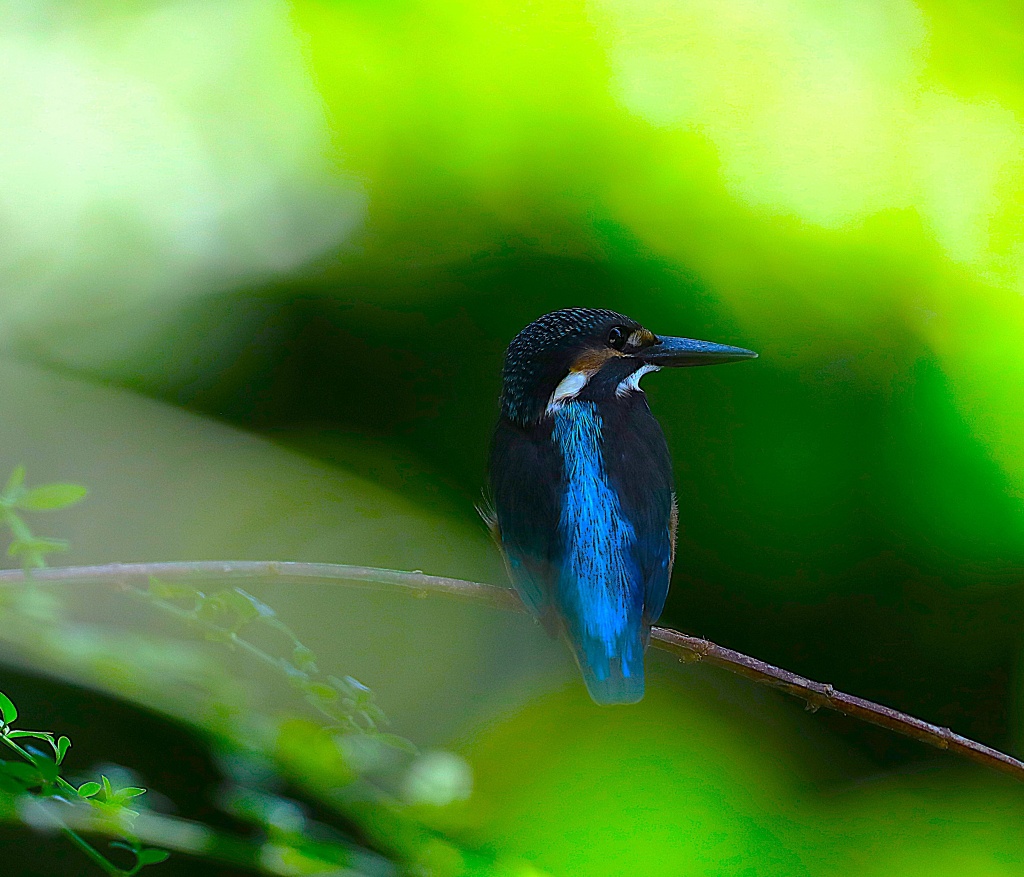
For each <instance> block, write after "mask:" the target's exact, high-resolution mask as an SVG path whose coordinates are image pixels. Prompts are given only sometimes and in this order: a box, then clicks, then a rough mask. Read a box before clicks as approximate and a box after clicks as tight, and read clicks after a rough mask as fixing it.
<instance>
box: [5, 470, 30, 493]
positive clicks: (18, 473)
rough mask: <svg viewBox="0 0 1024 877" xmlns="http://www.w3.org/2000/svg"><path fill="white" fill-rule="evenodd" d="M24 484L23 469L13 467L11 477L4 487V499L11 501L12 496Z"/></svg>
mask: <svg viewBox="0 0 1024 877" xmlns="http://www.w3.org/2000/svg"><path fill="white" fill-rule="evenodd" d="M24 483H25V467H24V466H15V467H14V471H13V472H12V473H11V477H10V478H8V479H7V486H6V487H4V498H5V499H11V498H12V495H13V494H14V492H15V491H16V490H18V489H19V488H20V487H21V485H22V484H24Z"/></svg>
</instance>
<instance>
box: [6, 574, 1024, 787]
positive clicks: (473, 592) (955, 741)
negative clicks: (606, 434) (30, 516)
mask: <svg viewBox="0 0 1024 877" xmlns="http://www.w3.org/2000/svg"><path fill="white" fill-rule="evenodd" d="M32 578H33V579H34V580H35V581H38V582H52V583H55V584H62V583H67V584H76V585H83V584H113V585H121V586H125V587H127V586H135V585H144V584H146V583H148V581H149V580H150V579H151V578H158V579H160V580H161V581H164V582H173V581H202V580H211V579H213V580H217V581H240V580H246V579H288V580H289V581H298V582H322V583H332V582H333V583H341V582H345V583H350V584H351V583H359V584H364V585H368V586H374V585H386V586H390V587H399V588H403V589H406V590H408V591H410V592H412V593H413V594H415V595H426V594H448V595H451V596H457V597H465V598H468V599H472V600H480V601H483V602H486V603H489V604H491V605H494V606H498V607H501V608H504V609H517V610H520V611H525V610H524V607H523V605H522V603H521V602H520V601H519V598H518V597H517V596H516V594H515V592H514V591H512V590H511V589H510V588H501V587H496V586H495V585H487V584H482V583H480V582H467V581H463V580H462V579H449V578H442V577H440V576H431V575H426V574H424V573H422V572H399V571H397V570H390V569H377V568H375V567H367V566H347V565H344V564H334V563H292V562H276V561H247V560H240V561H203V562H191V563H111V564H105V565H103V566H78V567H57V568H53V569H42V570H36V571H34V572H33V573H32ZM24 581H25V575H24V573H23V572H22V571H21V570H4V571H0V587H2V586H11V585H16V584H19V583H21V582H24ZM651 639H652V640H653V643H654V646H655V647H656V648H659V649H663V650H664V651H666V652H670V653H672V654H674V655H676V656H678V657H680V658H682V659H683V660H685V661H700V662H703V663H707V664H713V665H714V666H716V667H721V668H722V669H723V670H728V671H729V672H730V673H735V674H736V675H738V676H742V677H744V678H745V679H750V680H752V681H754V682H757V683H760V684H761V685H768V686H771V687H772V688H776V689H778V690H780V691H783V692H785V693H786V694H790V695H792V696H794V697H798V698H800V699H801V700H803V701H804V702H805V703H806V704H807V706H808V708H809V709H812V710H817V709H819V708H820V707H824V708H825V709H830V710H835V711H836V712H839V713H842V714H843V715H847V716H852V717H853V718H856V719H860V720H861V721H862V722H867V723H868V724H871V725H877V726H878V727H880V728H886V729H888V730H890V731H894V732H895V733H897V734H902V735H903V736H905V737H910V738H912V739H914V740H919V741H920V742H922V743H928V744H930V745H932V746H935V747H937V748H939V749H948V750H949V751H951V752H956V753H957V754H959V755H962V756H964V757H965V758H969V759H971V760H972V761H976V762H978V763H979V764H984V765H986V766H988V767H991V768H994V769H996V770H999V771H1002V772H1003V773H1008V774H1011V775H1012V776H1015V777H1016V778H1017V779H1020V780H1024V762H1022V761H1019V760H1018V759H1016V758H1014V757H1012V756H1010V755H1007V754H1006V753H1004V752H1000V751H999V750H997V749H992V748H991V747H989V746H985V745H984V744H982V743H977V742H975V741H974V740H970V739H968V738H967V737H962V736H960V735H959V734H955V733H954V732H953V731H951V730H950V729H949V728H941V727H939V726H938V725H932V724H930V723H929V722H925V721H922V720H921V719H917V718H914V717H913V716H908V715H907V714H906V713H901V712H899V711H898V710H894V709H891V708H890V707H887V706H882V705H881V704H878V703H874V702H872V701H870V700H865V699H864V698H861V697H854V696H853V695H852V694H845V693H843V692H842V691H837V690H836V689H834V688H833V687H832V686H831V685H828V684H825V683H821V682H814V681H812V680H810V679H805V678H804V677H803V676H798V675H797V674H796V673H790V672H789V671H788V670H783V669H782V668H781V667H775V666H773V665H772V664H768V663H766V662H765V661H760V660H758V659H757V658H751V657H749V656H748V655H744V654H742V653H741V652H736V651H733V650H732V649H726V648H723V647H722V646H719V645H715V643H713V642H709V641H708V640H706V639H700V638H699V637H695V636H687V635H686V634H684V633H679V632H678V631H676V630H671V629H669V628H664V627H656V628H654V629H653V630H652V631H651Z"/></svg>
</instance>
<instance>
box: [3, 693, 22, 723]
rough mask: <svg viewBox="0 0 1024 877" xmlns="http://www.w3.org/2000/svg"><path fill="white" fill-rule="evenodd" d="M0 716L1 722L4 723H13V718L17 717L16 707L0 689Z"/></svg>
mask: <svg viewBox="0 0 1024 877" xmlns="http://www.w3.org/2000/svg"><path fill="white" fill-rule="evenodd" d="M0 716H2V717H3V723H4V724H5V725H10V724H13V722H14V720H15V719H16V718H18V709H17V707H16V706H15V705H14V704H13V703H12V702H11V699H10V698H9V697H8V696H7V695H6V694H4V693H3V692H2V691H0Z"/></svg>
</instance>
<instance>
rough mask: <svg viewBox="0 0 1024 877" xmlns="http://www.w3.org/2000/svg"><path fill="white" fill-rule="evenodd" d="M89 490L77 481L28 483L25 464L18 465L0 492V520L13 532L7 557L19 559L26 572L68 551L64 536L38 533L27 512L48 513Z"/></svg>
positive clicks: (63, 507)
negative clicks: (53, 555) (31, 525)
mask: <svg viewBox="0 0 1024 877" xmlns="http://www.w3.org/2000/svg"><path fill="white" fill-rule="evenodd" d="M87 493H88V491H87V490H86V489H85V488H84V487H82V486H81V485H78V484H43V485H40V486H39V487H32V488H29V487H26V486H25V467H24V466H18V467H17V468H16V469H15V470H14V471H13V472H12V473H11V476H10V478H8V479H7V484H6V485H5V486H4V490H3V493H0V523H2V524H4V525H5V526H6V527H7V528H8V529H9V530H10V531H11V537H12V539H11V543H10V545H8V546H7V556H8V557H16V558H19V560H20V562H21V565H22V567H23V568H24V569H25V571H26V572H30V571H31V570H33V569H43V568H44V567H45V566H46V556H47V555H48V554H55V553H57V552H61V551H67V550H68V543H67V541H66V540H64V539H53V538H51V537H46V536H36V535H35V534H34V533H33V532H32V530H31V528H30V527H29V526H28V524H27V523H26V522H25V518H24V513H25V512H49V511H56V510H58V509H65V508H67V507H68V506H72V505H74V504H75V503H76V502H80V501H81V500H83V499H85V496H86V494H87Z"/></svg>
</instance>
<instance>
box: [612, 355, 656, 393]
mask: <svg viewBox="0 0 1024 877" xmlns="http://www.w3.org/2000/svg"><path fill="white" fill-rule="evenodd" d="M657 371H661V366H660V365H650V364H649V363H648V364H646V365H642V366H640V368H638V369H637V370H636V371H635V372H633V374H631V375H630V376H629V377H628V378H626V379H625V380H624V381H622V382H621V383H620V384H619V385H618V386H617V387H616V388H615V395H616V396H625V395H626V393H642V392H643V390H641V389H640V378H642V377H643V376H644V375H649V374H650V373H651V372H657Z"/></svg>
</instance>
